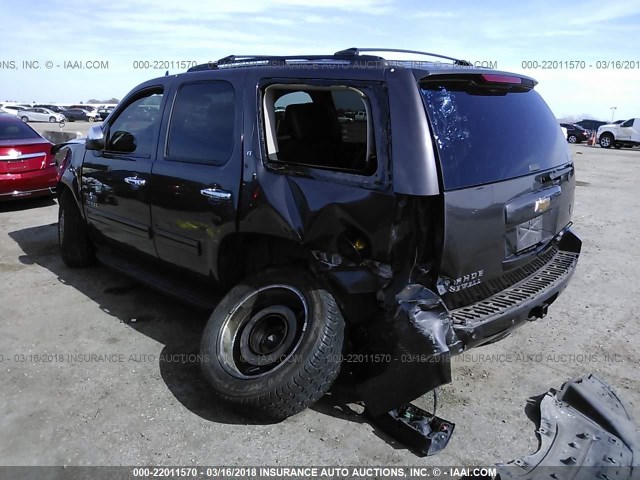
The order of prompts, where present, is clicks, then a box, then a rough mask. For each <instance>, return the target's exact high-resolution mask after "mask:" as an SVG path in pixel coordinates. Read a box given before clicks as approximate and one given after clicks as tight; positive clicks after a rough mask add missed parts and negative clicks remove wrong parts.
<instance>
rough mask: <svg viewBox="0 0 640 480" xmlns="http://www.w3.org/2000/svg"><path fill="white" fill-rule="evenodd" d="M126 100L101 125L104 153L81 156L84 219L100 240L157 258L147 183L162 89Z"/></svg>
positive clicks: (155, 89)
mask: <svg viewBox="0 0 640 480" xmlns="http://www.w3.org/2000/svg"><path fill="white" fill-rule="evenodd" d="M125 102H126V103H125V104H124V105H122V107H121V108H119V109H118V111H117V112H116V114H115V115H114V116H113V118H112V119H111V120H110V122H109V123H108V124H105V125H104V126H103V130H104V132H105V148H104V150H102V151H93V150H87V151H86V153H85V159H84V164H83V168H82V195H83V201H84V204H85V211H86V215H87V221H88V224H89V226H90V228H91V231H92V233H93V234H95V236H96V240H97V241H98V242H100V241H102V242H105V243H111V244H116V245H118V246H119V247H122V248H127V249H133V250H135V251H139V252H143V253H146V254H149V255H152V256H156V252H155V247H154V245H153V240H152V238H151V211H150V202H149V188H150V184H149V182H150V180H151V178H150V177H151V165H152V164H153V161H154V159H155V155H156V150H157V143H158V135H159V130H160V118H161V116H162V109H163V106H164V101H163V87H162V86H158V87H151V88H147V89H144V90H142V91H141V92H138V93H135V94H133V96H130V97H129V99H128V100H126V101H125Z"/></svg>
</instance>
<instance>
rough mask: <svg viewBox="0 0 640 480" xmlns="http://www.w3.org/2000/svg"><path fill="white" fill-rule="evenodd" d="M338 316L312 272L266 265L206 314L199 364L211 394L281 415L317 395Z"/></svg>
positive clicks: (328, 368)
mask: <svg viewBox="0 0 640 480" xmlns="http://www.w3.org/2000/svg"><path fill="white" fill-rule="evenodd" d="M343 340H344V320H343V318H342V314H341V313H340V309H339V307H338V305H337V303H336V301H335V299H334V298H333V295H331V293H329V291H327V289H326V288H325V287H324V286H323V285H322V284H321V283H320V281H319V280H318V279H317V278H316V277H314V276H313V275H312V274H311V273H309V272H307V271H305V270H301V269H296V268H273V269H268V270H265V271H264V272H261V273H259V274H257V275H255V276H253V277H251V278H249V279H247V280H245V281H243V282H242V283H240V284H239V285H237V286H236V287H234V288H233V289H231V290H230V291H229V293H227V295H226V296H225V297H224V298H223V299H222V301H221V302H220V304H218V306H217V308H216V309H215V310H214V312H213V313H212V314H211V317H210V319H209V322H208V323H207V326H206V328H205V330H204V333H203V336H202V344H201V354H202V355H201V356H202V363H201V365H202V370H203V373H204V375H205V377H206V378H207V380H208V381H209V382H210V384H211V385H212V386H213V388H214V390H215V392H216V395H217V396H219V397H220V398H221V399H222V400H224V401H225V402H227V403H229V404H231V405H233V406H236V407H241V408H242V409H243V410H244V413H246V414H254V415H255V414H256V413H259V414H261V415H262V416H263V417H267V418H269V419H273V420H283V419H285V418H287V417H289V416H291V415H295V414H296V413H298V412H301V411H302V410H304V409H305V408H307V407H308V406H309V405H312V404H313V403H315V402H316V401H318V400H319V399H320V398H321V397H322V396H323V395H324V394H325V393H326V392H327V390H329V388H330V387H331V385H332V384H333V382H334V380H335V379H336V377H337V376H338V373H339V371H340V361H341V358H340V357H341V352H342V344H343Z"/></svg>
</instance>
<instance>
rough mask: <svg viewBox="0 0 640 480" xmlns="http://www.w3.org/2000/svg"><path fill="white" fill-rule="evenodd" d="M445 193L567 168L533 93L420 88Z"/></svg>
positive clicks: (461, 85) (549, 119) (445, 85)
mask: <svg viewBox="0 0 640 480" xmlns="http://www.w3.org/2000/svg"><path fill="white" fill-rule="evenodd" d="M421 86H422V96H423V98H424V102H425V105H426V107H427V112H428V115H429V120H430V122H431V127H432V129H433V133H434V137H435V144H436V147H437V150H438V153H439V158H440V164H441V168H442V176H443V181H444V188H445V190H455V189H459V188H465V187H471V186H476V185H483V184H487V183H493V182H498V181H501V180H507V179H509V178H515V177H520V176H523V175H529V174H531V173H533V172H538V171H541V170H547V169H549V168H552V167H557V166H559V165H564V164H566V163H567V162H568V161H569V159H568V157H567V145H566V140H565V138H564V135H563V134H562V131H561V130H560V127H559V125H558V121H557V120H556V119H555V117H554V116H553V114H552V113H551V110H550V109H549V107H547V104H546V103H545V102H544V100H542V98H541V97H540V95H538V93H537V92H536V91H535V90H509V91H507V90H504V89H494V90H489V89H487V88H478V87H473V86H472V85H471V84H469V83H468V82H456V83H453V82H447V81H446V80H445V81H438V80H437V79H435V81H434V80H429V81H428V82H422V84H421Z"/></svg>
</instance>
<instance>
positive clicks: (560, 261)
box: [449, 229, 582, 349]
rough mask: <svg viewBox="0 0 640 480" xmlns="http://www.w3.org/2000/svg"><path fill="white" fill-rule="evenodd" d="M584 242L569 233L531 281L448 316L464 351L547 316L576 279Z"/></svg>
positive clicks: (531, 277) (454, 311)
mask: <svg viewBox="0 0 640 480" xmlns="http://www.w3.org/2000/svg"><path fill="white" fill-rule="evenodd" d="M581 246H582V242H581V240H580V239H579V238H578V237H577V236H576V235H575V234H574V233H573V232H572V231H571V230H570V229H569V230H566V231H565V232H564V234H563V235H562V237H561V238H560V240H559V242H558V245H557V247H558V251H557V252H556V254H555V255H554V256H553V258H552V259H551V260H550V261H549V262H548V263H547V264H546V265H544V266H543V267H542V268H540V269H539V270H538V271H536V272H535V273H534V274H533V275H531V276H530V277H527V278H526V279H524V280H522V281H521V282H519V283H517V284H515V285H513V286H511V287H509V288H507V289H505V290H502V291H501V292H499V293H497V294H495V295H493V296H491V297H489V298H486V299H484V300H481V301H479V302H476V303H474V304H472V305H467V306H465V307H461V308H458V309H455V310H451V311H450V312H449V315H450V317H451V319H452V320H453V328H454V331H455V332H456V335H457V337H458V338H459V339H460V340H461V342H462V344H463V346H464V349H468V348H472V347H475V346H478V345H482V344H483V343H489V342H491V341H494V340H497V339H499V338H501V337H503V336H505V335H507V334H508V333H510V332H511V331H512V330H514V329H515V328H517V327H519V326H520V325H522V324H523V323H525V322H526V321H528V320H535V319H536V318H542V317H544V316H545V315H546V312H547V307H548V306H549V305H551V304H552V303H553V302H554V301H555V300H556V298H557V297H558V295H559V294H560V292H562V291H563V290H564V289H565V288H566V286H567V284H568V283H569V280H570V279H571V277H572V276H573V273H574V271H575V269H576V265H577V263H578V257H579V256H580V248H581Z"/></svg>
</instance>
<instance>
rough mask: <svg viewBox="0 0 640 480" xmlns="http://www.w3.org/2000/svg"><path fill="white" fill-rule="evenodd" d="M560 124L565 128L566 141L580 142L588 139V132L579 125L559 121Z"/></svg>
mask: <svg viewBox="0 0 640 480" xmlns="http://www.w3.org/2000/svg"><path fill="white" fill-rule="evenodd" d="M560 126H561V127H564V128H566V129H567V142H569V143H581V142H585V141H587V140H589V137H590V132H589V131H588V130H585V129H584V128H582V127H581V126H580V125H576V124H574V123H561V124H560Z"/></svg>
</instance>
